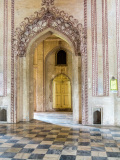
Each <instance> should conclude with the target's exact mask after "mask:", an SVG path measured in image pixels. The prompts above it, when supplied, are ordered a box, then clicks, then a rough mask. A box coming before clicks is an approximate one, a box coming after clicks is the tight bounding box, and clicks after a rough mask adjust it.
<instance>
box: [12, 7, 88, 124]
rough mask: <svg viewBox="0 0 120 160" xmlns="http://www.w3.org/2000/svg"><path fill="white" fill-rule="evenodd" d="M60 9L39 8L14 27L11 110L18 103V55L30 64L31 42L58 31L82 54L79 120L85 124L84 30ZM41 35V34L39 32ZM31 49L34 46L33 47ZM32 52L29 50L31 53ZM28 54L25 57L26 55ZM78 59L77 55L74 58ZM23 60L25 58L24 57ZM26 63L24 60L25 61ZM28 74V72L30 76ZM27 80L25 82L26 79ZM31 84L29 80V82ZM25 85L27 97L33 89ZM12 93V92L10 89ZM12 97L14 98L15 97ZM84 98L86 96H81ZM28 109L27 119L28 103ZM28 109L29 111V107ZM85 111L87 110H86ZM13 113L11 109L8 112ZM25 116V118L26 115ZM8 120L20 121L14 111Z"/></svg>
mask: <svg viewBox="0 0 120 160" xmlns="http://www.w3.org/2000/svg"><path fill="white" fill-rule="evenodd" d="M62 13H63V11H61V12H60V11H59V12H58V11H56V10H55V9H54V8H51V9H48V8H47V9H45V8H42V9H41V11H40V12H36V13H35V16H34V18H25V21H24V22H22V25H21V27H20V28H17V31H16V37H15V41H14V55H15V62H16V63H15V83H14V86H15V87H14V89H15V90H14V93H16V94H15V96H14V97H12V98H11V100H12V101H13V102H14V103H12V104H13V105H12V106H11V107H12V110H14V113H16V112H18V108H19V107H18V104H17V99H19V97H18V96H19V93H18V94H17V92H18V90H17V88H18V85H19V84H18V75H17V72H18V68H19V63H18V62H20V61H21V60H20V57H25V56H26V59H27V61H26V62H28V64H30V57H29V56H28V54H27V52H29V51H30V52H31V51H32V50H30V48H31V46H33V45H34V43H33V42H35V41H38V40H39V38H41V37H42V35H45V34H46V33H47V34H48V33H49V34H52V33H54V34H57V35H58V36H61V37H62V38H63V39H64V40H66V41H67V42H68V43H69V44H70V45H71V46H72V48H73V52H74V54H75V55H76V56H79V55H81V56H82V96H81V97H82V112H83V114H82V123H83V124H85V123H86V124H87V121H88V119H87V118H88V116H87V112H88V111H87V95H86V94H87V80H86V79H85V77H86V76H85V75H86V74H87V70H85V68H86V65H87V64H86V57H85V56H86V55H84V52H85V41H84V38H85V37H84V32H83V27H82V25H81V24H79V23H78V22H77V21H76V20H73V19H72V20H71V18H72V17H71V16H69V17H68V16H67V14H64V15H63V14H62ZM40 35H41V36H40ZM33 49H34V48H33ZM31 55H32V54H31ZM27 57H28V58H27ZM23 59H25V58H23ZM75 59H76V60H77V58H75ZM23 61H24V60H23ZM24 65H25V66H26V65H27V64H26V63H25V64H24ZM30 76H31V75H29V78H30ZM26 83H27V82H26ZM29 86H30V84H29ZM24 87H26V88H25V89H26V90H27V92H26V97H27V98H28V97H29V95H30V93H29V92H32V91H31V89H30V87H28V86H24ZM12 94H13V93H12ZM14 98H15V99H14ZM84 98H86V99H84ZM28 99H29V103H28V101H26V104H27V105H28V106H29V107H30V102H31V101H32V99H31V98H30V97H29V98H28ZM28 109H29V116H28V117H27V118H28V120H29V119H31V118H32V114H31V115H30V113H32V109H31V107H30V108H28ZM30 110H31V111H30ZM86 111H87V112H86ZM11 115H13V113H12V114H11ZM26 120H27V119H26ZM11 121H12V122H15V121H19V118H17V117H16V114H14V117H12V116H11Z"/></svg>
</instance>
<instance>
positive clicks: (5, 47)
mask: <svg viewBox="0 0 120 160" xmlns="http://www.w3.org/2000/svg"><path fill="white" fill-rule="evenodd" d="M3 19H4V26H3V28H4V31H3V95H2V96H0V97H5V96H7V52H8V0H4V17H3Z"/></svg>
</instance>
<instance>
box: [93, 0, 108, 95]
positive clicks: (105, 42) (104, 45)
mask: <svg viewBox="0 0 120 160" xmlns="http://www.w3.org/2000/svg"><path fill="white" fill-rule="evenodd" d="M91 30H92V79H93V80H92V95H93V96H99V94H98V49H97V7H96V0H91ZM102 50H103V95H102V96H109V57H108V10H107V0H102Z"/></svg>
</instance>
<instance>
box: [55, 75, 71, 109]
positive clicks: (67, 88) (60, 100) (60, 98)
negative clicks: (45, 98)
mask: <svg viewBox="0 0 120 160" xmlns="http://www.w3.org/2000/svg"><path fill="white" fill-rule="evenodd" d="M53 108H56V109H66V108H71V84H70V80H69V78H68V77H67V76H65V75H63V74H61V75H59V76H57V77H56V78H55V79H54V80H53Z"/></svg>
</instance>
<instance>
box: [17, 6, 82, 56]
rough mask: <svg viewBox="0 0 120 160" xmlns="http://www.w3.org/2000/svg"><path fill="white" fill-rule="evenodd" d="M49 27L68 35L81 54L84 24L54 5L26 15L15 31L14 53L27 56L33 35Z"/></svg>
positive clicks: (77, 52)
mask: <svg viewBox="0 0 120 160" xmlns="http://www.w3.org/2000/svg"><path fill="white" fill-rule="evenodd" d="M47 28H52V29H54V30H57V31H59V32H61V33H62V34H64V35H65V36H66V37H68V38H69V39H70V41H71V42H72V44H73V46H74V49H75V54H76V55H80V52H82V49H83V50H84V48H83V47H84V44H83V43H84V29H83V27H82V24H80V23H78V21H77V20H76V19H73V17H72V16H69V15H68V14H66V13H65V12H64V11H59V10H58V9H56V8H55V7H52V8H51V9H48V8H47V9H46V8H42V9H41V10H40V11H39V12H35V13H34V16H31V17H29V18H28V17H26V18H25V20H24V21H23V22H22V23H21V24H20V28H17V29H16V32H15V37H14V39H15V40H14V54H16V55H19V56H25V53H26V49H27V46H28V43H29V42H30V40H31V39H32V37H34V36H36V35H37V34H38V33H40V32H42V31H43V30H45V29H47ZM81 47H82V48H81Z"/></svg>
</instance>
